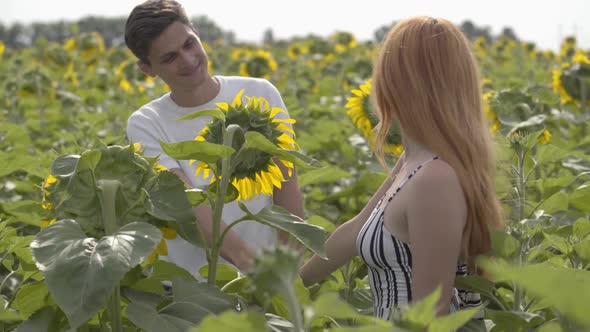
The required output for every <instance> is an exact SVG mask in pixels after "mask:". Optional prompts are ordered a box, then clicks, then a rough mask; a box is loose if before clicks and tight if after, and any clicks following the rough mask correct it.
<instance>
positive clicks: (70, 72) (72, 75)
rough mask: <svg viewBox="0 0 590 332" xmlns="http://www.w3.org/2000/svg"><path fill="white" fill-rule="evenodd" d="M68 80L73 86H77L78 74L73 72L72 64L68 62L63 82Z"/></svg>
mask: <svg viewBox="0 0 590 332" xmlns="http://www.w3.org/2000/svg"><path fill="white" fill-rule="evenodd" d="M67 79H70V80H71V82H72V84H73V85H74V86H76V87H77V86H79V85H80V83H79V82H78V73H77V72H76V71H75V70H74V63H73V62H70V63H69V64H68V69H67V70H66V73H65V74H64V80H67Z"/></svg>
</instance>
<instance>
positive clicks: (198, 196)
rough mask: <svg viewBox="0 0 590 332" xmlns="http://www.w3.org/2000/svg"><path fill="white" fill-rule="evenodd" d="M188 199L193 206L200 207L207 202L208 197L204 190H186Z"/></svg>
mask: <svg viewBox="0 0 590 332" xmlns="http://www.w3.org/2000/svg"><path fill="white" fill-rule="evenodd" d="M185 192H186V198H187V199H188V202H189V203H190V204H191V206H199V205H200V204H202V203H203V202H205V201H206V200H207V195H206V194H205V191H204V190H201V189H197V188H192V189H186V190H185Z"/></svg>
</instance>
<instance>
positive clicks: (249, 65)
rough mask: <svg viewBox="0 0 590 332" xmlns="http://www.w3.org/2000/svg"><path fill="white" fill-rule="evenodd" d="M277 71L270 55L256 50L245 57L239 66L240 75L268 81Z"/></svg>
mask: <svg viewBox="0 0 590 332" xmlns="http://www.w3.org/2000/svg"><path fill="white" fill-rule="evenodd" d="M276 70H277V63H276V61H275V60H274V58H273V57H272V55H271V54H270V52H267V51H264V50H257V51H256V52H253V53H251V54H250V55H249V56H248V57H246V59H245V61H243V62H242V63H241V64H240V75H242V76H249V77H261V78H265V79H267V80H268V79H270V75H271V74H272V73H274V72H275V71H276Z"/></svg>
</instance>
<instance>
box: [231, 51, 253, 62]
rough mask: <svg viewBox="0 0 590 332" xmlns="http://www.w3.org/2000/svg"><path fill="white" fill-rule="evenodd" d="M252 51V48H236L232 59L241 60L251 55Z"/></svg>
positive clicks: (232, 52)
mask: <svg viewBox="0 0 590 332" xmlns="http://www.w3.org/2000/svg"><path fill="white" fill-rule="evenodd" d="M251 53H252V52H250V50H248V49H245V48H234V49H233V50H232V51H231V59H232V61H238V60H239V61H241V60H242V59H244V58H247V57H249V56H250V54H251Z"/></svg>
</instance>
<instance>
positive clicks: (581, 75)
mask: <svg viewBox="0 0 590 332" xmlns="http://www.w3.org/2000/svg"><path fill="white" fill-rule="evenodd" d="M583 82H586V87H587V86H588V85H587V83H588V82H590V59H589V58H588V57H587V56H586V55H585V54H584V53H583V52H577V53H576V54H575V55H574V56H573V58H572V62H571V63H564V64H562V66H561V69H555V70H554V71H553V89H554V90H555V91H556V92H557V93H559V96H560V97H561V103H562V104H568V103H571V104H581V103H582V93H583V92H582V89H583V88H584V87H583V86H584V84H583ZM587 98H588V97H587ZM586 103H587V104H588V105H590V100H586Z"/></svg>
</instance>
